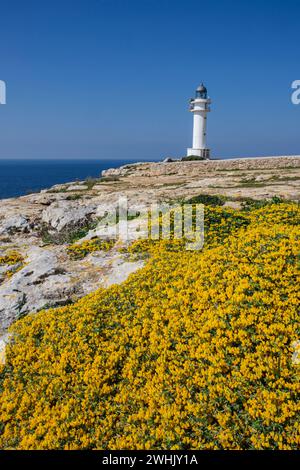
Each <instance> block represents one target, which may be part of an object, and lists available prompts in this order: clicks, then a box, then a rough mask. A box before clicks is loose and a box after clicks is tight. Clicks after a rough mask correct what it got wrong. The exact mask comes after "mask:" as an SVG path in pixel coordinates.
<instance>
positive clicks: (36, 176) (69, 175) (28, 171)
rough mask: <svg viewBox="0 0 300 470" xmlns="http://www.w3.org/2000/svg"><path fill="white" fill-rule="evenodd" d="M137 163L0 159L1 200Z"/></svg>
mask: <svg viewBox="0 0 300 470" xmlns="http://www.w3.org/2000/svg"><path fill="white" fill-rule="evenodd" d="M135 162H136V160H88V159H86V160H42V159H41V160H21V159H19V160H1V159H0V199H5V198H10V197H17V196H23V195H26V194H30V193H35V192H39V191H40V190H41V189H46V188H50V187H51V186H53V185H54V184H61V183H67V182H70V181H82V180H85V179H86V178H95V177H99V176H100V175H101V171H102V170H105V169H107V168H117V167H119V166H121V165H125V164H127V163H128V164H129V163H135Z"/></svg>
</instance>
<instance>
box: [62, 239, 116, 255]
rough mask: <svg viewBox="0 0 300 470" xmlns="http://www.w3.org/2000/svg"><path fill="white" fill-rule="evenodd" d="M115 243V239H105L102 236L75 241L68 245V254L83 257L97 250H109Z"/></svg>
mask: <svg viewBox="0 0 300 470" xmlns="http://www.w3.org/2000/svg"><path fill="white" fill-rule="evenodd" d="M114 244H115V240H103V239H100V238H93V239H92V240H85V241H83V242H81V243H73V244H72V245H69V246H68V247H67V252H68V254H69V255H70V256H71V257H72V258H74V259H81V258H84V257H85V256H87V255H88V254H89V253H94V252H95V251H101V250H103V251H108V250H110V249H111V248H112V247H113V246H114Z"/></svg>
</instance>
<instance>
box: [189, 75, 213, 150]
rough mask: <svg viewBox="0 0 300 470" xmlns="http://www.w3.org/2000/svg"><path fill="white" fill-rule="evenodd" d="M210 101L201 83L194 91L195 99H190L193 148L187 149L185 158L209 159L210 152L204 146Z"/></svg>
mask: <svg viewBox="0 0 300 470" xmlns="http://www.w3.org/2000/svg"><path fill="white" fill-rule="evenodd" d="M210 103H211V101H210V99H209V98H208V96H207V89H206V88H205V86H204V85H203V83H201V85H200V86H198V88H197V90H196V95H195V98H191V99H190V111H191V112H192V113H193V115H194V127H193V148H189V149H187V156H188V157H190V156H195V157H202V158H209V157H210V155H209V154H210V150H209V149H208V148H207V146H206V115H207V113H208V112H209V111H210V108H209V104H210Z"/></svg>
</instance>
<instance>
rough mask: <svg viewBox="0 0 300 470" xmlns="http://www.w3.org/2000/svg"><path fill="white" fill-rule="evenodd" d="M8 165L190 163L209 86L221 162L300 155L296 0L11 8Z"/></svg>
mask: <svg viewBox="0 0 300 470" xmlns="http://www.w3.org/2000/svg"><path fill="white" fill-rule="evenodd" d="M0 8H1V12H0V13H1V29H0V45H1V49H0V50H1V56H0V79H1V80H5V82H6V84H7V104H6V105H1V106H0V158H97V159H101V158H103V159H107V158H118V159H120V158H124V159H127V158H128V159H129V158H130V159H139V160H142V159H154V158H162V157H165V156H169V155H172V156H182V155H184V154H185V152H186V147H189V146H190V145H191V139H192V115H191V114H190V113H189V112H188V99H189V98H190V97H191V96H192V95H193V93H194V89H195V88H196V86H197V85H198V84H199V83H200V82H201V81H204V83H205V84H206V86H207V88H208V92H209V95H210V97H211V99H212V105H211V109H212V112H211V113H210V115H209V116H208V143H209V145H210V147H211V149H212V154H213V156H215V157H230V156H243V155H245V156H246V155H274V154H300V132H299V131H300V105H299V106H295V105H293V104H292V103H291V99H290V96H291V88H290V86H291V82H292V81H293V80H296V79H300V70H299V63H300V60H299V59H300V57H299V56H300V47H299V18H300V2H299V1H297V0H294V1H293V0H286V1H285V2H283V1H282V0H272V1H271V0H270V1H266V0H265V1H263V2H262V1H261V0H260V1H258V0H251V1H242V0H239V1H237V0H236V1H228V0H223V1H219V0H214V1H211V2H208V1H207V0H206V1H202V0H198V1H196V0H180V1H176V0H173V1H168V0H139V1H135V0H73V1H71V0H70V1H69V0H60V1H58V0H51V1H47V0H44V1H34V0H27V1H26V2H24V1H21V0H19V1H16V0H3V1H2V2H1V7H0Z"/></svg>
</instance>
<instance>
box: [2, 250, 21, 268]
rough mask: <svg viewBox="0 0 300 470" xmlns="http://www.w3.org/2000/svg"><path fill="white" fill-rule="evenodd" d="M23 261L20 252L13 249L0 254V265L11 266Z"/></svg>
mask: <svg viewBox="0 0 300 470" xmlns="http://www.w3.org/2000/svg"><path fill="white" fill-rule="evenodd" d="M22 262H23V256H22V255H21V253H19V252H18V251H15V250H11V251H8V252H7V253H5V254H4V255H0V266H1V265H2V266H3V265H5V264H7V265H8V266H13V265H15V264H17V263H22Z"/></svg>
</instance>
